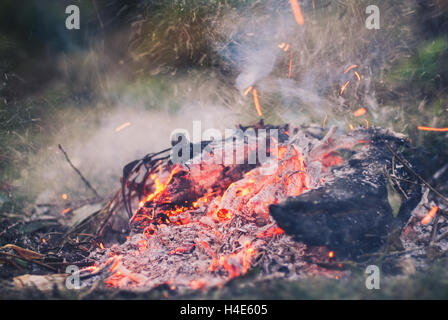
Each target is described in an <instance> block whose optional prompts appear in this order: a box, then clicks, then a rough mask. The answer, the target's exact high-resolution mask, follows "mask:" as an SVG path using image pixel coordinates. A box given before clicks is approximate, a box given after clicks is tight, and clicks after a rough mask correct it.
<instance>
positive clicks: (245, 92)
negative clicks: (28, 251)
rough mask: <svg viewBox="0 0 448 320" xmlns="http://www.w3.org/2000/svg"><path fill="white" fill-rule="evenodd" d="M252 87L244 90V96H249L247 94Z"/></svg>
mask: <svg viewBox="0 0 448 320" xmlns="http://www.w3.org/2000/svg"><path fill="white" fill-rule="evenodd" d="M253 88H254V87H252V86H250V87H249V88H247V89H246V91H244V95H245V96H247V95H248V94H249V92H250V91H251V90H252V89H253Z"/></svg>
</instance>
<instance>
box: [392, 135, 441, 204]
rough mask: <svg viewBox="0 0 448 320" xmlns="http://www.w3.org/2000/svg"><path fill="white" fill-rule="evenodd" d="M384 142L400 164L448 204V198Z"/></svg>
mask: <svg viewBox="0 0 448 320" xmlns="http://www.w3.org/2000/svg"><path fill="white" fill-rule="evenodd" d="M383 142H384V144H385V145H386V147H387V149H389V151H390V152H391V153H392V154H393V155H394V156H395V157H396V158H397V159H398V161H400V163H401V164H402V165H404V166H405V167H406V169H408V170H409V171H410V172H411V173H412V174H413V175H415V176H416V177H417V178H418V179H419V180H420V181H421V182H422V183H423V184H424V185H425V186H427V187H428V188H429V189H430V190H431V191H432V192H434V193H435V194H436V195H438V196H439V197H440V198H441V199H442V200H443V201H445V202H446V203H447V204H448V198H447V197H445V196H444V195H443V194H441V193H440V192H439V191H437V190H436V189H435V188H434V187H433V186H432V185H430V184H429V183H428V182H427V181H426V180H425V179H423V178H422V177H421V176H420V175H419V174H418V173H417V172H415V171H414V169H412V168H411V166H410V165H409V164H408V163H407V162H406V161H405V160H403V159H402V158H400V156H399V155H398V154H397V153H396V152H395V151H394V150H393V149H392V148H391V146H389V145H388V144H387V143H386V141H384V140H383Z"/></svg>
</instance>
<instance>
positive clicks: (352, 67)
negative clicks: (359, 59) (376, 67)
mask: <svg viewBox="0 0 448 320" xmlns="http://www.w3.org/2000/svg"><path fill="white" fill-rule="evenodd" d="M355 68H358V65H357V64H352V65H351V66H350V67H348V68H347V69H345V71H344V74H347V73H348V72H349V71H350V70H352V69H355Z"/></svg>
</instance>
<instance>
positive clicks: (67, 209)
mask: <svg viewBox="0 0 448 320" xmlns="http://www.w3.org/2000/svg"><path fill="white" fill-rule="evenodd" d="M71 210H72V209H71V208H66V209H64V210H63V211H62V212H61V214H66V213H69V212H70V211H71Z"/></svg>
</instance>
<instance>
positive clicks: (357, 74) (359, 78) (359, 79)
mask: <svg viewBox="0 0 448 320" xmlns="http://www.w3.org/2000/svg"><path fill="white" fill-rule="evenodd" d="M355 75H356V78H358V81H361V76H360V75H359V73H358V71H355Z"/></svg>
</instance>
